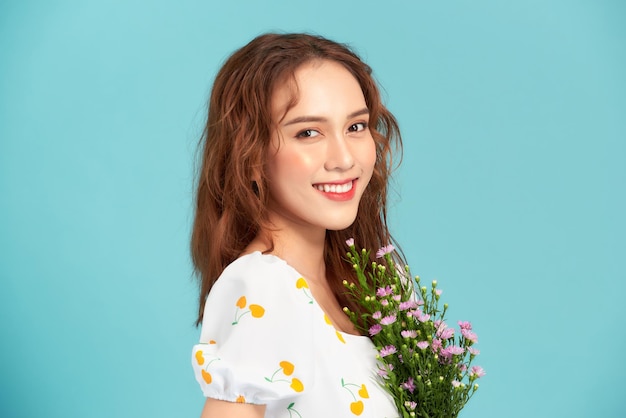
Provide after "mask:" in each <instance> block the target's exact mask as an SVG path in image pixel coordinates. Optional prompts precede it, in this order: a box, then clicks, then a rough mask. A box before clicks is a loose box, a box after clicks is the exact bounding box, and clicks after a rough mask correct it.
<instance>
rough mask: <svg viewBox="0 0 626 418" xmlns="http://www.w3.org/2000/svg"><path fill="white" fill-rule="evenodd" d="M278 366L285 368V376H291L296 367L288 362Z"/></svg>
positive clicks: (282, 362)
mask: <svg viewBox="0 0 626 418" xmlns="http://www.w3.org/2000/svg"><path fill="white" fill-rule="evenodd" d="M278 365H279V366H280V367H282V368H283V373H284V374H285V376H290V375H291V374H292V373H293V369H294V365H293V364H292V363H290V362H288V361H281V362H280V363H278Z"/></svg>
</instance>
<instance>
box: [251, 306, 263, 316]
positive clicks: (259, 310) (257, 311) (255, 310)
mask: <svg viewBox="0 0 626 418" xmlns="http://www.w3.org/2000/svg"><path fill="white" fill-rule="evenodd" d="M250 313H251V314H252V316H253V317H255V318H260V317H262V316H263V315H264V314H265V309H264V308H263V307H262V306H261V305H250Z"/></svg>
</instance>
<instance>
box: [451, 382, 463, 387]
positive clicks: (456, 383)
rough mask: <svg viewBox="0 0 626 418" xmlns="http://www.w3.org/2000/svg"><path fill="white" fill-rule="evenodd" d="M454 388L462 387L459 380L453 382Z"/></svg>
mask: <svg viewBox="0 0 626 418" xmlns="http://www.w3.org/2000/svg"><path fill="white" fill-rule="evenodd" d="M452 386H454V387H455V388H458V387H459V386H461V382H459V381H458V380H453V381H452Z"/></svg>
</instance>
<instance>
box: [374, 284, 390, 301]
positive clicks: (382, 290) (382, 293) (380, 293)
mask: <svg viewBox="0 0 626 418" xmlns="http://www.w3.org/2000/svg"><path fill="white" fill-rule="evenodd" d="M392 293H393V290H392V289H391V286H386V287H384V288H383V287H379V288H378V290H376V296H378V297H379V298H383V297H385V296H389V295H390V294H392Z"/></svg>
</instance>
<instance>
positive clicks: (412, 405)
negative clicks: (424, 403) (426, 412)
mask: <svg viewBox="0 0 626 418" xmlns="http://www.w3.org/2000/svg"><path fill="white" fill-rule="evenodd" d="M404 406H406V407H407V408H409V409H410V410H411V411H415V408H417V402H413V401H410V402H409V401H406V402H405V403H404Z"/></svg>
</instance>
